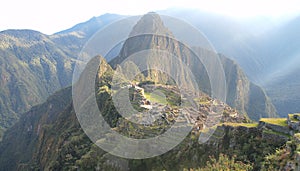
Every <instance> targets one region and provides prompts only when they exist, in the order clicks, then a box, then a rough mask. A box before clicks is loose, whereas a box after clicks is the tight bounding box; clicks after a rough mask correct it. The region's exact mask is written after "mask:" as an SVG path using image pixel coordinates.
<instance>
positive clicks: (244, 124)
mask: <svg viewBox="0 0 300 171" xmlns="http://www.w3.org/2000/svg"><path fill="white" fill-rule="evenodd" d="M221 125H228V126H233V127H239V126H243V127H247V128H254V127H257V126H258V123H233V122H225V123H222V124H221Z"/></svg>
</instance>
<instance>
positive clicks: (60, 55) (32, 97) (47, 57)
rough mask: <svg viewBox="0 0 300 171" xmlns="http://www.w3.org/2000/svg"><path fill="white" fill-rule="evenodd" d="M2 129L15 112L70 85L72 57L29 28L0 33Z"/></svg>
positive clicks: (16, 114) (0, 112) (10, 123)
mask: <svg viewBox="0 0 300 171" xmlns="http://www.w3.org/2000/svg"><path fill="white" fill-rule="evenodd" d="M0 61H1V62H0V65H1V80H0V84H1V88H0V89H1V90H0V94H1V96H0V102H1V103H0V114H1V122H0V126H1V127H2V128H8V127H10V126H11V125H12V124H13V123H14V122H15V121H16V119H17V117H18V116H19V114H21V113H22V112H25V111H26V110H28V109H29V108H30V107H31V106H33V105H36V104H38V103H40V102H42V101H44V100H45V99H46V98H47V97H48V96H49V95H50V94H52V93H54V92H55V91H56V90H58V89H61V88H62V87H65V86H68V85H70V84H71V79H72V72H73V67H74V62H75V60H73V59H71V58H69V57H68V55H66V54H65V53H64V51H63V50H61V49H60V48H59V47H57V46H56V44H55V43H54V42H52V41H51V40H50V39H49V38H48V36H46V35H44V34H42V33H39V32H36V31H32V30H8V31H3V32H1V33H0Z"/></svg>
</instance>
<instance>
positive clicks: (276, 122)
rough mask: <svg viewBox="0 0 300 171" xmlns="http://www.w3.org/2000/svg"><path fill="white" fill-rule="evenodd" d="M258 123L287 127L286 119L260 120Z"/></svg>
mask: <svg viewBox="0 0 300 171" xmlns="http://www.w3.org/2000/svg"><path fill="white" fill-rule="evenodd" d="M260 122H265V123H267V124H272V125H278V126H283V127H287V126H288V123H287V118H261V119H260Z"/></svg>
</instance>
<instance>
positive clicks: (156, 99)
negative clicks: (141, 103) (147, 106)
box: [144, 92, 168, 105]
mask: <svg viewBox="0 0 300 171" xmlns="http://www.w3.org/2000/svg"><path fill="white" fill-rule="evenodd" d="M144 95H145V97H146V99H148V100H150V101H151V102H152V103H160V104H163V105H167V104H168V102H167V100H166V98H165V97H163V96H160V95H159V94H156V93H148V92H145V93H144Z"/></svg>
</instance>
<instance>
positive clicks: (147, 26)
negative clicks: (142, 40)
mask: <svg viewBox="0 0 300 171" xmlns="http://www.w3.org/2000/svg"><path fill="white" fill-rule="evenodd" d="M141 34H157V35H164V36H170V37H173V34H172V32H171V31H170V30H169V29H168V28H167V27H165V26H164V23H163V21H162V19H161V17H160V16H159V15H158V14H157V13H155V12H149V13H147V14H145V15H144V16H142V17H141V19H140V20H139V21H138V22H137V24H136V25H135V26H134V27H133V29H132V31H131V33H130V34H129V37H133V36H137V35H141Z"/></svg>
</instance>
